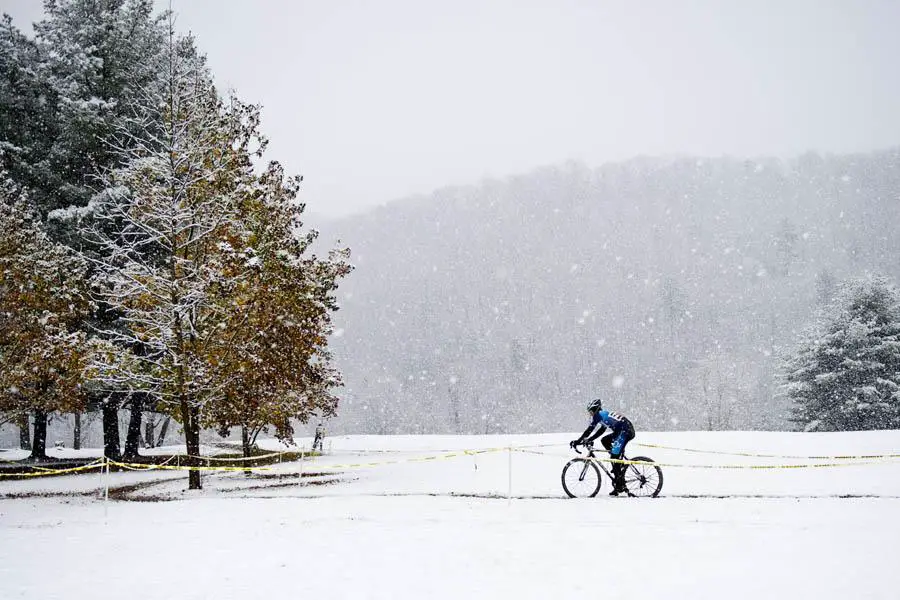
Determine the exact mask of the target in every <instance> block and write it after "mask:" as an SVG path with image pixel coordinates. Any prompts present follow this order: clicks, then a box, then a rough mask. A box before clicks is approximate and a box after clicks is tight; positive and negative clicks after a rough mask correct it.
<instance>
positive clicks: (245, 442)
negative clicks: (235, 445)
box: [241, 425, 251, 477]
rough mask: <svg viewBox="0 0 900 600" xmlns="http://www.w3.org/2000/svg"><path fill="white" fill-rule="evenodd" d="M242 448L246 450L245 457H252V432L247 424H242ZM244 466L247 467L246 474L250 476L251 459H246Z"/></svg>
mask: <svg viewBox="0 0 900 600" xmlns="http://www.w3.org/2000/svg"><path fill="white" fill-rule="evenodd" d="M241 449H242V450H243V451H244V458H250V432H249V431H248V430H247V426H246V425H241ZM244 466H245V467H247V470H246V471H244V474H245V475H246V476H247V477H249V476H250V474H251V471H250V461H248V460H245V461H244Z"/></svg>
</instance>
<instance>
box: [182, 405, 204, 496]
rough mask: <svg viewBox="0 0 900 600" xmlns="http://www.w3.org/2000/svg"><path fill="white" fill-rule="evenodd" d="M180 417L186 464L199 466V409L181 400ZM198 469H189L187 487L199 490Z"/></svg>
mask: <svg viewBox="0 0 900 600" xmlns="http://www.w3.org/2000/svg"><path fill="white" fill-rule="evenodd" d="M181 418H182V420H183V421H184V445H185V448H186V449H187V454H188V457H187V464H188V465H191V466H199V464H200V459H199V458H197V457H198V456H200V409H199V408H197V407H196V406H190V405H189V404H188V402H187V401H186V400H182V401H181ZM201 487H202V486H201V485H200V471H197V470H195V469H191V471H190V474H189V475H188V489H189V490H199V489H201Z"/></svg>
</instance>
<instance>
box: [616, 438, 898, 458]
mask: <svg viewBox="0 0 900 600" xmlns="http://www.w3.org/2000/svg"><path fill="white" fill-rule="evenodd" d="M632 445H633V446H641V447H643V448H659V449H661V450H676V451H678V452H691V453H694V454H718V455H721V456H749V457H752V458H792V459H797V460H872V459H881V458H891V459H893V458H900V454H846V455H841V454H838V455H831V456H799V455H792V454H759V453H754V452H726V451H722V450H700V449H697V448H678V447H675V446H663V445H661V444H643V443H640V442H634V443H633V444H632Z"/></svg>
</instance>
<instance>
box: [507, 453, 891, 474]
mask: <svg viewBox="0 0 900 600" xmlns="http://www.w3.org/2000/svg"><path fill="white" fill-rule="evenodd" d="M514 450H516V449H515V448H514ZM516 451H517V452H523V453H525V454H541V455H544V456H560V454H558V453H557V454H551V453H548V452H537V451H534V450H516ZM566 456H569V455H568V454H567V455H566ZM885 456H886V459H885V460H870V461H863V462H840V463H807V464H800V465H694V464H677V463H661V462H655V461H652V462H647V461H644V460H629V459H618V458H606V457H599V456H593V457H589V456H581V457H579V456H575V457H573V458H583V459H586V460H594V461H597V462H606V463H618V464H623V465H649V464H652V465H654V466H657V467H667V468H674V469H763V470H772V469H822V468H827V467H856V466H861V465H879V464H887V463H889V462H892V461H893V460H894V458H893V457H891V456H890V455H885Z"/></svg>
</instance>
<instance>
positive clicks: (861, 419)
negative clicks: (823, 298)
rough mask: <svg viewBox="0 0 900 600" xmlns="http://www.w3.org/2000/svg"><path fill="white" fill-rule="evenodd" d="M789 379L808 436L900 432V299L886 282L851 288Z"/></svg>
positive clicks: (786, 373) (793, 361)
mask: <svg viewBox="0 0 900 600" xmlns="http://www.w3.org/2000/svg"><path fill="white" fill-rule="evenodd" d="M783 377H784V380H785V384H784V390H785V392H786V393H787V395H788V396H789V397H790V398H791V399H792V400H793V401H794V420H795V421H796V422H798V423H799V424H800V425H801V426H803V427H804V428H805V429H807V430H824V431H842V430H860V429H895V428H898V427H900V291H898V290H897V288H896V287H895V286H894V285H892V284H891V283H890V282H888V281H887V280H886V279H883V278H880V277H870V278H867V279H862V280H857V281H852V282H849V283H848V284H845V285H844V286H843V290H842V293H841V295H840V297H839V299H838V300H837V301H836V302H834V303H833V304H832V305H831V306H830V307H829V308H828V309H827V311H826V313H825V314H824V315H823V319H822V322H821V324H820V325H819V327H818V328H817V330H816V331H814V332H813V333H812V334H811V335H810V337H809V338H808V339H807V340H806V341H805V342H804V343H803V344H802V346H801V347H800V348H799V350H798V351H797V353H796V354H795V355H794V356H793V357H791V358H790V359H788V360H787V361H786V362H785V364H784V367H783Z"/></svg>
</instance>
